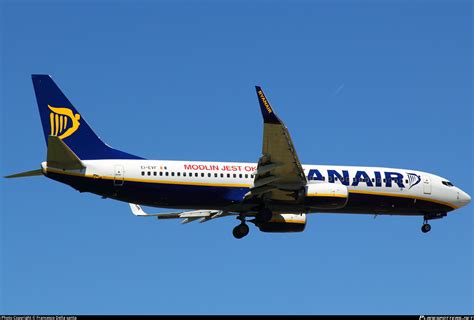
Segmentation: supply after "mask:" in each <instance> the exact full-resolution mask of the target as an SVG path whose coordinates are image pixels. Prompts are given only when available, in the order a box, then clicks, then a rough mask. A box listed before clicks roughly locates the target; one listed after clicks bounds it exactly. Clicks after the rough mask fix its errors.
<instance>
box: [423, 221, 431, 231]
mask: <svg viewBox="0 0 474 320" xmlns="http://www.w3.org/2000/svg"><path fill="white" fill-rule="evenodd" d="M430 230H431V225H430V224H429V223H425V224H424V225H423V226H422V227H421V231H422V232H423V233H427V232H430Z"/></svg>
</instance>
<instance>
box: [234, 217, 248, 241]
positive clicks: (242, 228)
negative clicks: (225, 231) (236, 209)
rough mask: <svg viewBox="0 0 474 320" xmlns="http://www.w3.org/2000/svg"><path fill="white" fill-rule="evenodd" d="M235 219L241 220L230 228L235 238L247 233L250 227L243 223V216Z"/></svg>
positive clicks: (240, 237)
mask: <svg viewBox="0 0 474 320" xmlns="http://www.w3.org/2000/svg"><path fill="white" fill-rule="evenodd" d="M237 219H239V220H240V221H241V222H240V224H239V225H238V226H237V227H235V228H234V230H232V234H233V235H234V237H235V238H236V239H242V238H243V237H245V236H246V235H248V234H249V231H250V228H249V226H248V225H247V224H246V223H245V217H243V216H238V217H237Z"/></svg>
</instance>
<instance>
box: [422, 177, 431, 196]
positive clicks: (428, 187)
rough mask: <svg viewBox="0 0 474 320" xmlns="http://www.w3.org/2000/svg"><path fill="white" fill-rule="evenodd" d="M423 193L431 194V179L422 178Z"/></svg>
mask: <svg viewBox="0 0 474 320" xmlns="http://www.w3.org/2000/svg"><path fill="white" fill-rule="evenodd" d="M423 192H424V193H425V194H431V179H430V177H429V176H423Z"/></svg>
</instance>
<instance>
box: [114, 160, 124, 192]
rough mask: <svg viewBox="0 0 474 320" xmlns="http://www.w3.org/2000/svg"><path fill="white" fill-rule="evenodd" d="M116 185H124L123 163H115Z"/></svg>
mask: <svg viewBox="0 0 474 320" xmlns="http://www.w3.org/2000/svg"><path fill="white" fill-rule="evenodd" d="M114 186H116V187H121V186H123V166H122V165H115V172H114Z"/></svg>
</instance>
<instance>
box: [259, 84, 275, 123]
mask: <svg viewBox="0 0 474 320" xmlns="http://www.w3.org/2000/svg"><path fill="white" fill-rule="evenodd" d="M255 89H256V90H257V97H258V103H259V104H260V110H261V111H262V116H263V122H265V123H273V124H281V121H280V119H279V118H278V117H277V115H276V114H275V112H274V110H273V108H272V107H271V106H270V103H269V102H268V100H267V98H266V97H265V94H264V93H263V90H262V88H260V87H259V86H255Z"/></svg>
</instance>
